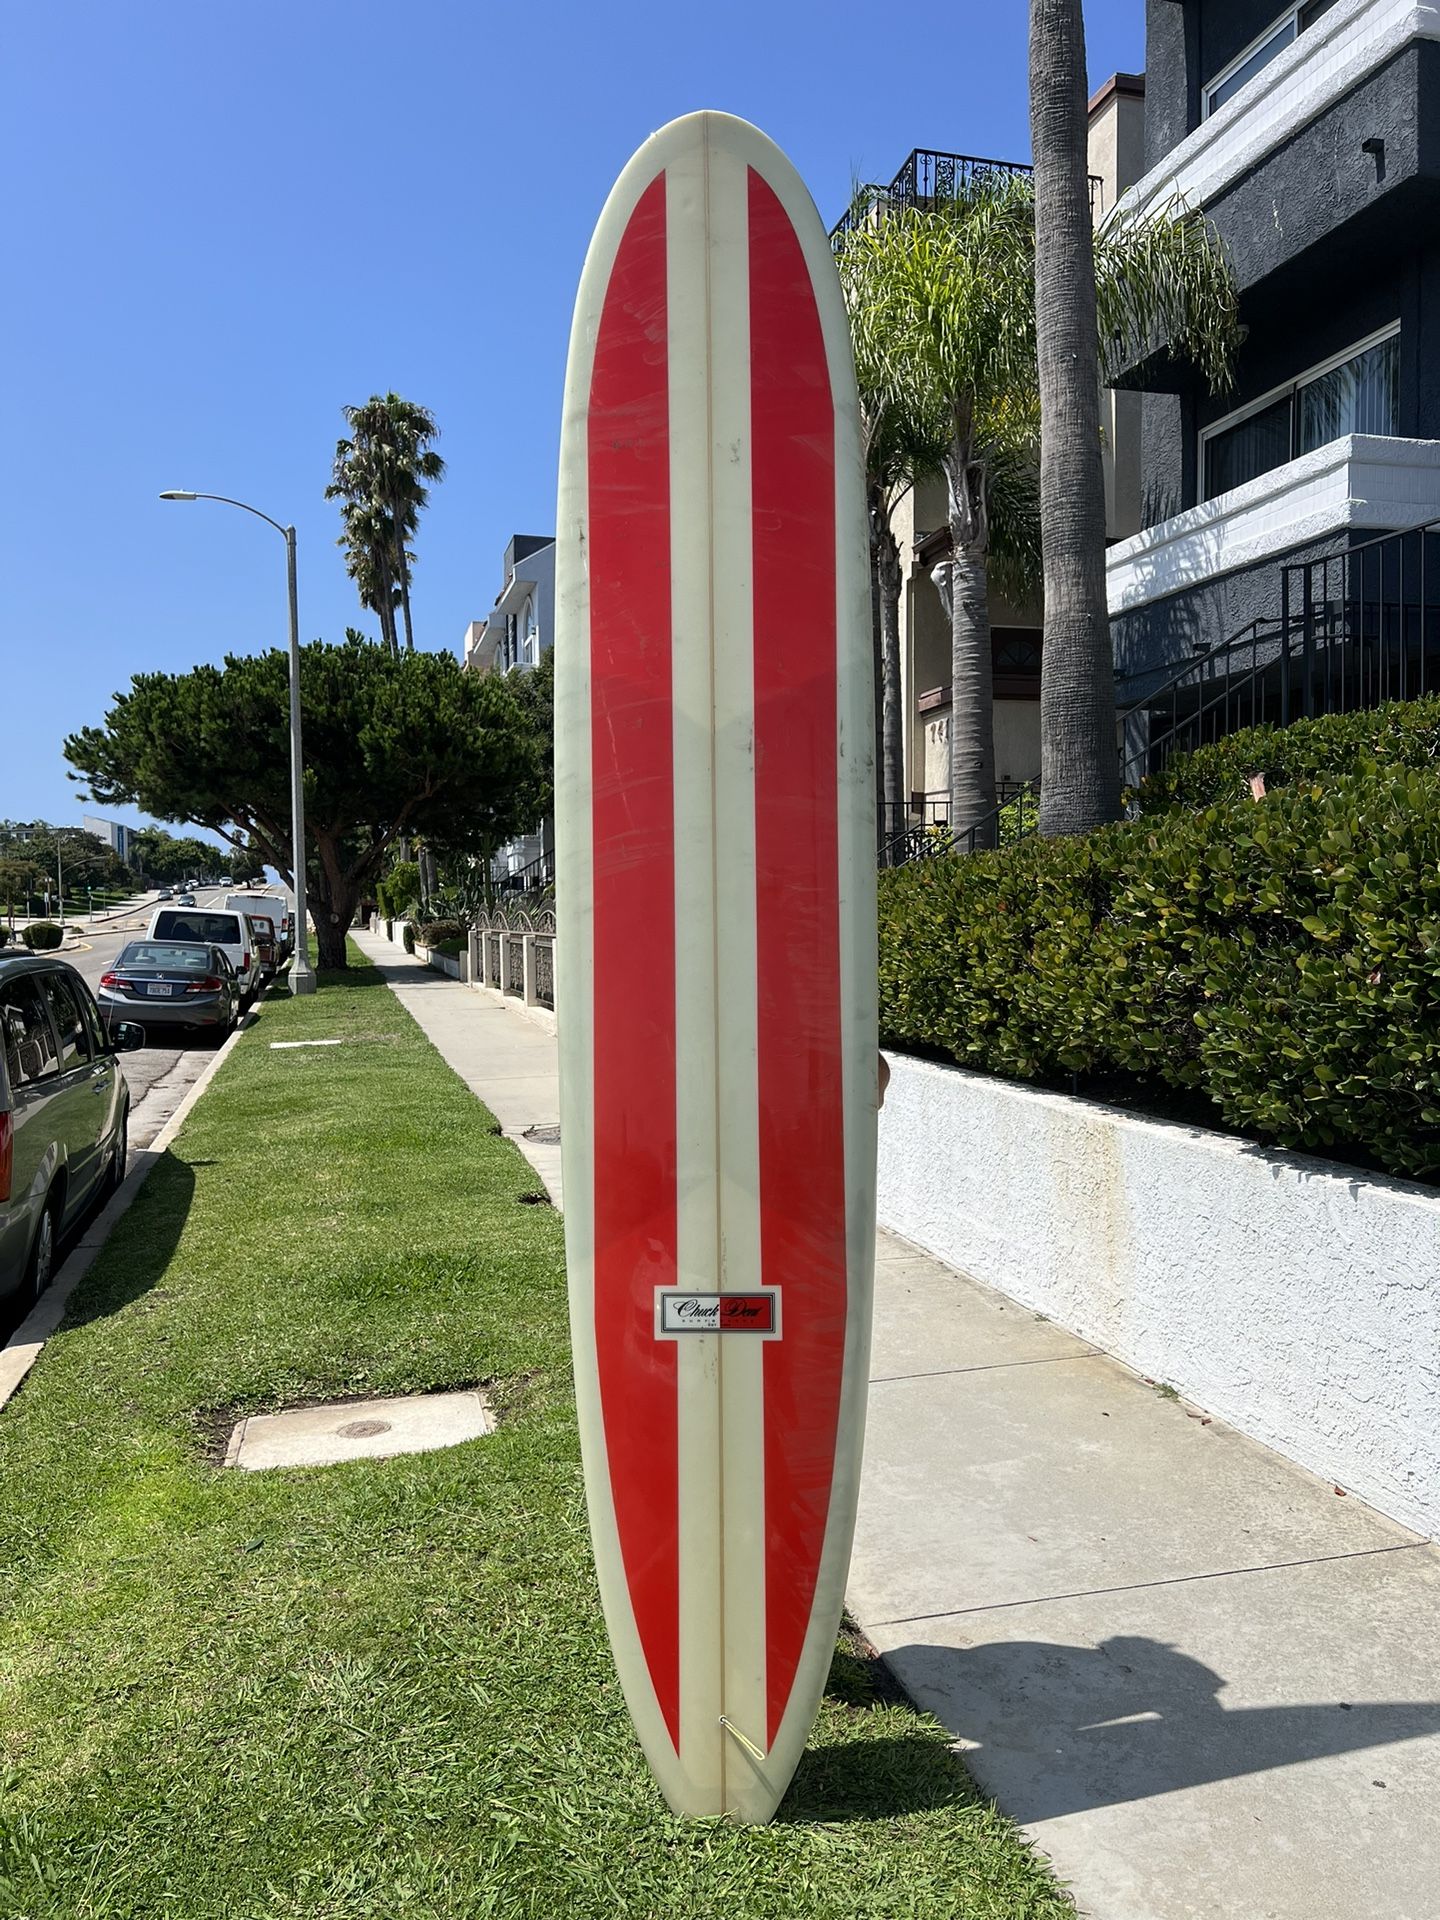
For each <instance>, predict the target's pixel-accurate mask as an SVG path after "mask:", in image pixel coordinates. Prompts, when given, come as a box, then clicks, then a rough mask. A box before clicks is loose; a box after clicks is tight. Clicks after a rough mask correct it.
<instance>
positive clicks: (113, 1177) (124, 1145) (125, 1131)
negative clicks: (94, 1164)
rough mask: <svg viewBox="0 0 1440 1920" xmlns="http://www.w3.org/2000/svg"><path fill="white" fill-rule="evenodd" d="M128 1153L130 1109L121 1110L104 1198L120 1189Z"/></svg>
mask: <svg viewBox="0 0 1440 1920" xmlns="http://www.w3.org/2000/svg"><path fill="white" fill-rule="evenodd" d="M129 1153H130V1109H129V1107H125V1108H123V1109H122V1110H121V1114H120V1126H119V1129H118V1131H117V1132H116V1135H115V1153H114V1157H113V1158H112V1160H111V1162H110V1177H109V1179H108V1180H107V1181H106V1182H105V1198H106V1199H107V1200H108V1199H109V1198H110V1196H111V1194H112V1193H118V1192H119V1191H120V1182H121V1181H122V1180H123V1179H124V1178H125V1162H126V1159H127V1158H128V1156H129Z"/></svg>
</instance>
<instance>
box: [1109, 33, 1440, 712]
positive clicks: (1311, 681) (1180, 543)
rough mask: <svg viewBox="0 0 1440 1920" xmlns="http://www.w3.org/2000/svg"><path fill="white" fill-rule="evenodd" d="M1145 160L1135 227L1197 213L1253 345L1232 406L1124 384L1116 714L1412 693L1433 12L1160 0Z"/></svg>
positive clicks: (1427, 629) (1112, 567)
mask: <svg viewBox="0 0 1440 1920" xmlns="http://www.w3.org/2000/svg"><path fill="white" fill-rule="evenodd" d="M1272 7H1273V11H1272ZM1144 147H1145V172H1144V174H1143V177H1142V178H1141V179H1140V180H1138V181H1137V182H1136V184H1135V185H1134V186H1133V187H1132V188H1131V190H1130V192H1129V194H1128V195H1127V196H1126V200H1127V204H1128V205H1131V206H1134V207H1136V208H1138V209H1141V210H1151V211H1157V212H1158V211H1160V210H1162V209H1166V208H1170V207H1173V206H1174V205H1175V204H1177V203H1179V202H1183V203H1184V204H1185V205H1188V206H1190V207H1195V208H1200V209H1203V211H1204V213H1205V214H1206V216H1207V217H1208V218H1209V219H1210V221H1211V222H1213V224H1214V226H1215V228H1216V229H1217V230H1218V232H1219V234H1220V236H1221V239H1222V240H1223V242H1224V245H1225V247H1226V250H1227V252H1228V254H1229V257H1230V260H1231V263H1232V266H1233V270H1234V273H1235V277H1236V281H1237V284H1238V286H1239V290H1240V317H1241V320H1242V323H1243V326H1244V329H1245V337H1244V342H1243V345H1242V347H1241V349H1240V353H1239V358H1238V364H1237V367H1236V378H1235V384H1234V387H1233V389H1232V390H1231V391H1229V392H1226V393H1212V392H1210V391H1209V390H1208V388H1207V386H1206V383H1205V382H1204V380H1203V379H1202V378H1201V376H1200V374H1199V373H1198V371H1197V370H1196V369H1195V368H1194V367H1193V366H1191V365H1189V364H1188V363H1187V362H1186V361H1185V360H1184V359H1183V358H1182V357H1180V356H1176V355H1172V354H1171V353H1169V352H1168V351H1165V350H1162V351H1159V352H1157V353H1155V354H1153V355H1152V356H1151V357H1150V359H1149V360H1148V361H1146V362H1145V363H1143V364H1139V365H1136V366H1135V367H1133V368H1131V369H1129V370H1128V371H1127V373H1126V376H1125V379H1126V384H1127V386H1129V387H1131V388H1132V389H1134V390H1135V392H1136V393H1137V394H1138V395H1139V406H1140V413H1141V432H1140V494H1141V499H1140V509H1141V522H1142V525H1141V530H1140V531H1138V532H1137V533H1136V534H1135V535H1134V536H1133V537H1131V538H1129V539H1126V540H1124V541H1122V542H1120V543H1119V544H1118V545H1116V546H1114V547H1112V549H1111V551H1110V554H1109V564H1108V583H1109V600H1110V608H1111V615H1112V621H1113V631H1114V635H1115V642H1116V655H1117V667H1118V670H1119V672H1120V675H1121V681H1120V698H1121V704H1122V707H1123V706H1124V705H1125V704H1126V701H1127V697H1129V698H1134V697H1135V696H1136V695H1137V693H1138V694H1146V690H1147V689H1152V690H1153V689H1156V688H1159V687H1160V686H1161V685H1162V684H1163V683H1164V681H1165V679H1166V678H1167V676H1169V677H1172V678H1173V676H1174V675H1175V674H1176V672H1177V671H1179V670H1180V669H1181V668H1182V667H1183V666H1184V664H1185V663H1186V662H1191V663H1200V664H1198V665H1195V666H1194V668H1193V670H1191V671H1189V673H1188V675H1186V676H1185V679H1184V686H1185V688H1186V689H1188V691H1187V692H1186V694H1185V697H1184V698H1180V699H1178V701H1172V703H1171V707H1170V709H1169V710H1168V712H1167V714H1166V716H1165V717H1166V719H1167V720H1173V718H1174V717H1175V714H1176V713H1177V712H1180V711H1182V710H1183V711H1188V712H1192V713H1194V714H1197V715H1198V714H1200V713H1201V711H1202V710H1205V711H1206V712H1208V716H1209V717H1208V718H1207V719H1206V720H1205V723H1204V724H1205V726H1208V727H1209V729H1210V730H1211V731H1223V730H1225V729H1226V727H1228V726H1230V725H1233V724H1237V723H1238V724H1244V723H1245V722H1246V721H1247V720H1248V719H1251V718H1254V719H1273V720H1285V719H1289V718H1294V717H1297V716H1298V715H1299V714H1300V713H1303V712H1313V711H1317V710H1320V709H1322V708H1324V707H1334V706H1337V705H1340V706H1344V705H1353V704H1370V703H1371V702H1372V701H1373V700H1374V699H1375V698H1377V697H1388V695H1389V694H1401V695H1403V694H1405V693H1407V692H1414V691H1417V690H1418V689H1419V686H1420V685H1422V684H1424V683H1425V675H1426V672H1427V669H1429V668H1432V667H1433V665H1434V661H1433V657H1432V656H1433V655H1434V653H1435V649H1436V637H1437V636H1436V633H1435V626H1436V614H1437V609H1436V607H1435V606H1434V605H1433V604H1432V602H1433V601H1434V600H1435V597H1436V593H1435V582H1436V579H1437V573H1436V562H1437V560H1440V552H1435V551H1432V546H1433V541H1434V536H1433V535H1432V534H1431V533H1429V532H1428V531H1420V529H1421V528H1422V527H1423V526H1424V525H1425V523H1427V522H1429V521H1431V520H1433V519H1435V518H1436V516H1440V371H1437V369H1440V356H1437V355H1436V354H1434V353H1432V352H1431V351H1430V348H1431V342H1432V335H1433V336H1435V338H1436V340H1437V341H1440V227H1437V224H1436V221H1435V213H1436V209H1437V205H1440V13H1437V11H1436V9H1435V8H1433V7H1430V6H1417V5H1415V4H1413V0H1309V3H1308V4H1290V5H1287V6H1283V7H1282V6H1280V5H1278V4H1277V3H1276V0H1271V6H1267V5H1265V4H1263V0H1262V3H1261V4H1260V5H1256V4H1254V0H1148V6H1147V15H1146V86H1145V116H1144ZM1405 530H1410V531H1405ZM1222 686H1223V689H1224V698H1223V701H1222V698H1221V689H1222ZM1207 688H1208V689H1209V691H1208V692H1207V691H1206V689H1207ZM1242 692H1243V693H1244V695H1245V698H1244V699H1242V698H1241V694H1242ZM1147 697H1148V695H1147ZM1247 702H1248V704H1247ZM1151 717H1152V719H1154V718H1155V716H1151ZM1156 723H1157V724H1158V721H1157V722H1156ZM1147 730H1148V731H1150V732H1153V730H1154V729H1153V725H1152V726H1150V727H1149V728H1148V729H1147V725H1146V724H1144V720H1143V716H1142V718H1141V720H1140V721H1137V722H1136V723H1134V724H1132V726H1131V728H1130V731H1129V735H1128V739H1129V744H1130V746H1131V747H1132V748H1134V747H1135V746H1136V744H1137V743H1143V741H1144V739H1145V738H1146V735H1147ZM1194 731H1203V728H1201V726H1200V722H1199V720H1198V719H1197V721H1196V724H1195V728H1194V729H1192V732H1194Z"/></svg>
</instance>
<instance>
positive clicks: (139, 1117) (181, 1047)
mask: <svg viewBox="0 0 1440 1920" xmlns="http://www.w3.org/2000/svg"><path fill="white" fill-rule="evenodd" d="M230 891H232V889H229V888H224V887H209V888H202V889H201V891H200V892H198V893H197V894H196V896H195V899H196V903H197V905H199V906H202V907H206V906H219V905H221V904H222V903H223V901H224V899H225V895H226V893H227V892H230ZM155 906H156V901H155V897H154V895H153V894H152V895H150V896H149V897H148V898H147V899H146V901H145V903H144V905H143V906H142V907H140V908H138V909H137V910H136V911H135V912H134V913H131V914H125V915H123V916H120V917H117V918H115V919H113V920H107V921H106V922H105V923H104V925H103V926H99V927H86V928H84V929H83V930H82V934H81V938H82V939H83V941H84V943H85V944H84V946H83V947H82V948H81V949H80V950H79V951H74V950H67V951H66V953H65V956H64V957H65V959H67V960H68V961H69V962H70V965H71V966H72V967H74V968H75V970H76V972H77V973H80V974H83V975H84V977H85V979H86V980H87V981H88V982H89V984H90V987H91V990H92V991H93V990H94V988H95V987H96V986H97V985H98V984H99V980H100V976H101V974H102V973H104V972H106V971H107V970H108V969H109V967H110V966H111V965H112V964H113V963H114V960H115V957H116V955H117V954H118V953H119V952H120V949H121V948H122V947H123V946H124V945H125V942H126V941H127V940H134V939H136V938H137V937H138V936H139V935H141V934H143V933H144V932H145V930H146V928H147V927H148V926H149V924H150V917H151V915H152V914H153V913H154V911H155ZM214 1051H215V1047H214V1042H213V1041H211V1040H210V1039H208V1038H207V1037H206V1036H204V1035H200V1034H196V1035H188V1034H177V1035H175V1036H174V1037H173V1038H169V1037H167V1038H166V1039H165V1040H164V1041H163V1043H162V1044H160V1045H158V1046H153V1047H142V1048H140V1049H139V1051H138V1052H136V1053H127V1054H124V1055H123V1056H122V1058H121V1062H120V1064H121V1066H122V1067H123V1068H124V1071H125V1078H126V1080H127V1081H128V1083H129V1086H130V1152H131V1155H132V1156H133V1155H134V1154H135V1152H136V1150H137V1149H138V1148H141V1147H148V1146H149V1145H150V1142H151V1141H152V1140H153V1139H154V1138H155V1136H156V1134H157V1133H159V1131H160V1129H161V1128H162V1127H163V1126H164V1125H165V1122H166V1121H167V1120H168V1119H169V1118H170V1116H171V1114H172V1113H174V1111H175V1109H176V1107H178V1106H179V1104H180V1102H181V1101H182V1100H183V1099H184V1097H185V1094H186V1091H187V1089H188V1088H190V1087H191V1086H193V1085H194V1083H195V1081H196V1080H198V1079H199V1077H200V1075H201V1074H202V1073H203V1072H204V1070H205V1065H206V1062H207V1061H208V1060H210V1059H211V1057H212V1056H213V1054H214Z"/></svg>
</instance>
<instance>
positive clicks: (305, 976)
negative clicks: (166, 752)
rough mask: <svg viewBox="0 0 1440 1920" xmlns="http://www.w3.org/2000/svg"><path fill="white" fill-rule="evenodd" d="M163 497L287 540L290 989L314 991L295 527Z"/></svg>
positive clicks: (246, 509)
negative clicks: (261, 526) (246, 521)
mask: <svg viewBox="0 0 1440 1920" xmlns="http://www.w3.org/2000/svg"><path fill="white" fill-rule="evenodd" d="M160 498H161V499H162V500H218V501H219V502H220V504H221V506H222V507H239V508H240V510H241V512H242V513H253V514H254V516H255V518H256V519H257V520H263V521H264V522H265V524H266V525H267V526H269V527H274V529H275V531H276V532H277V533H278V534H281V535H283V537H284V540H285V571H286V578H287V580H288V582H289V587H290V847H291V853H290V861H291V865H292V866H293V868H294V870H295V957H294V959H293V960H292V961H291V962H290V991H291V993H313V992H314V991H315V971H314V969H313V968H312V966H311V965H310V945H309V933H308V929H307V925H306V912H305V786H304V781H303V779H302V777H301V769H302V767H303V765H304V762H303V760H302V759H301V754H300V613H299V602H298V600H297V599H296V594H295V529H294V527H282V526H281V524H280V522H279V521H278V520H272V519H271V518H270V516H269V514H268V513H261V511H260V509H259V508H258V507H250V506H247V505H246V504H245V502H244V501H243V500H231V499H229V498H228V497H227V496H226V495H225V494H223V493H189V492H187V491H186V490H185V489H184V488H181V487H172V488H171V489H170V491H169V492H168V493H162V494H161V496H160Z"/></svg>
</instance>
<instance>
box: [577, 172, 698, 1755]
mask: <svg viewBox="0 0 1440 1920" xmlns="http://www.w3.org/2000/svg"><path fill="white" fill-rule="evenodd" d="M665 275H666V252H665V176H664V175H663V174H661V175H660V177H659V178H658V179H656V180H655V181H654V182H653V184H652V185H651V186H649V187H647V188H646V190H645V192H644V193H643V194H642V195H641V197H640V200H639V202H638V203H637V205H636V208H635V211H634V213H633V214H632V215H631V218H630V223H629V225H628V226H627V227H626V229H625V233H624V236H623V237H622V239H621V241H620V246H619V249H618V251H617V253H616V255H615V265H614V267H613V269H612V271H611V275H610V283H609V286H608V287H607V289H606V293H605V302H604V306H603V308H602V311H601V315H600V325H599V330H598V334H597V337H596V342H595V365H594V371H593V373H592V375H591V382H590V414H589V442H588V457H589V529H590V539H589V548H590V550H589V572H590V676H591V678H590V684H591V741H590V751H591V779H592V809H593V817H592V824H593V831H594V843H593V844H594V914H595V920H594V942H595V945H594V954H593V960H592V977H593V982H594V1006H595V1012H594V1021H595V1346H596V1359H597V1363H598V1367H599V1376H600V1403H601V1410H602V1414H603V1417H604V1423H605V1447H606V1452H607V1455H608V1458H609V1470H610V1486H611V1491H612V1494H613V1498H614V1503H615V1523H616V1528H617V1531H618V1533H619V1537H620V1552H621V1556H622V1559H623V1561H624V1566H625V1577H626V1582H627V1584H628V1586H629V1590H630V1602H631V1606H632V1608H633V1611H634V1615H635V1625H636V1628H637V1629H638V1631H639V1635H640V1643H641V1646H642V1647H643V1648H644V1652H645V1659H646V1662H647V1664H648V1666H649V1670H650V1679H651V1682H652V1684H653V1685H654V1688H655V1695H656V1698H657V1700H658V1701H659V1704H660V1711H661V1713H662V1714H663V1716H664V1719H665V1724H666V1726H667V1727H668V1729H669V1732H670V1738H671V1740H672V1741H674V1743H675V1744H676V1746H677V1747H678V1746H679V1741H680V1587H679V1568H678V1548H679V1458H678V1451H677V1449H678V1422H677V1411H676V1398H675V1395H676V1373H675V1348H674V1345H673V1343H666V1342H663V1341H657V1340H656V1338H655V1289H656V1287H657V1286H671V1285H673V1284H674V1282H675V1262H676V1222H675V1206H676V1199H675V1192H676V1189H675V1164H676V1163H675V1153H676V1145H675V877H674V876H675V806H674V778H673V773H674V769H673V754H672V726H673V720H672V714H671V671H670V445H669V425H670V423H669V405H670V395H669V367H668V359H667V351H666V319H667V302H666V286H665Z"/></svg>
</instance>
